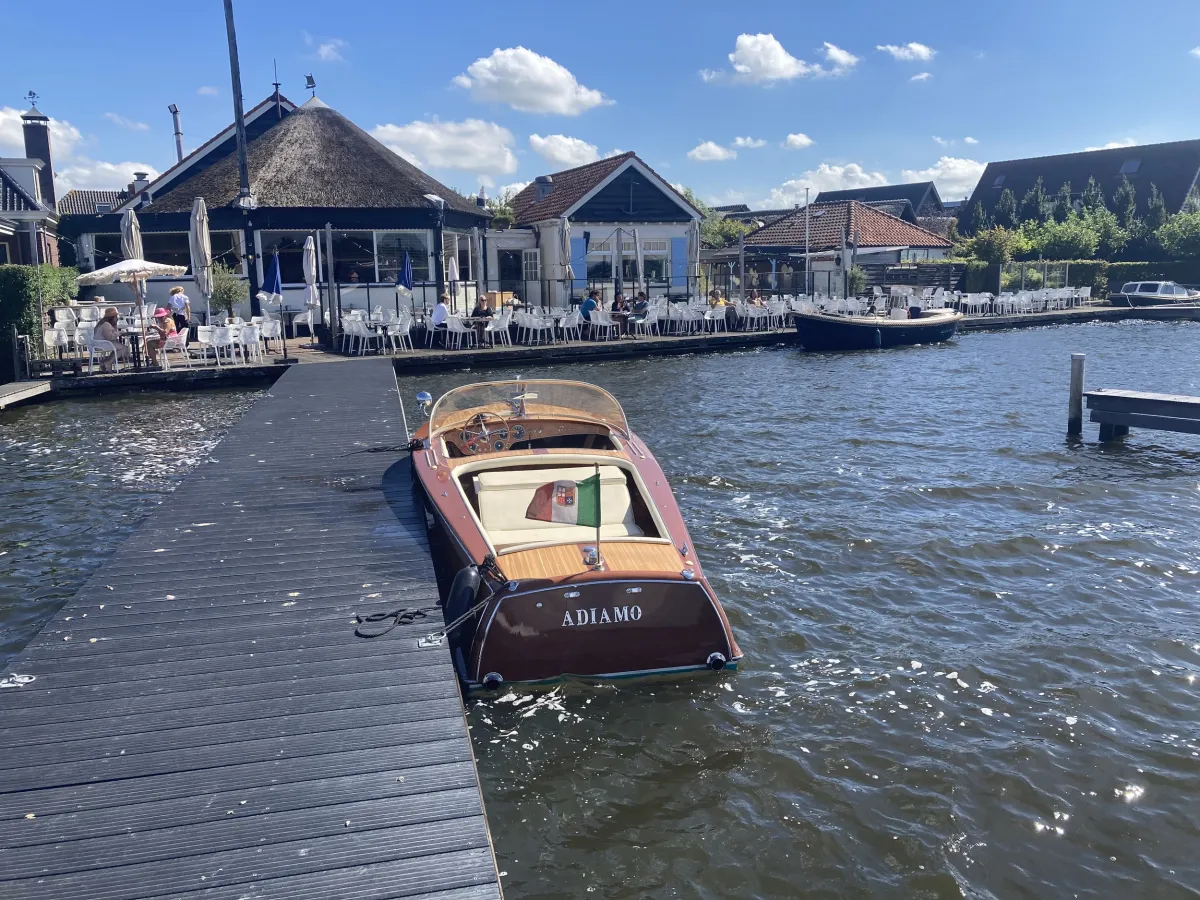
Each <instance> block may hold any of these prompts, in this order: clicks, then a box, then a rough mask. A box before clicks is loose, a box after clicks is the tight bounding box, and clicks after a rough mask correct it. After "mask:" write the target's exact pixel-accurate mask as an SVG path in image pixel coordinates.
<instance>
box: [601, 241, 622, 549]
mask: <svg viewBox="0 0 1200 900" xmlns="http://www.w3.org/2000/svg"><path fill="white" fill-rule="evenodd" d="M618 240H620V238H618ZM595 466H596V476H595V477H596V568H597V569H599V568H600V567H601V566H603V565H604V557H603V556H601V555H600V520H601V519H602V518H603V516H601V515H600V463H596V464H595Z"/></svg>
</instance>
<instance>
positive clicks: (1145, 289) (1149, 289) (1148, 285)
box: [1137, 281, 1158, 294]
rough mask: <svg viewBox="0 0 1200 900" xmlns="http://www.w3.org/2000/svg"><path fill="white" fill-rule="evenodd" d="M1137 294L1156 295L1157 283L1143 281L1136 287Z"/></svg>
mask: <svg viewBox="0 0 1200 900" xmlns="http://www.w3.org/2000/svg"><path fill="white" fill-rule="evenodd" d="M1137 292H1138V293H1139V294H1157V293H1158V282H1157V281H1143V282H1142V283H1141V284H1139V285H1138V289H1137Z"/></svg>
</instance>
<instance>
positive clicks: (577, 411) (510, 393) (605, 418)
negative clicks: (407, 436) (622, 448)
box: [429, 380, 629, 434]
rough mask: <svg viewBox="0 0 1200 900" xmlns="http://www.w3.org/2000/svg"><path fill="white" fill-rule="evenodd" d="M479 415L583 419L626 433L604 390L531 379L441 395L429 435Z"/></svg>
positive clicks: (577, 383)
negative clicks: (483, 413) (484, 413)
mask: <svg viewBox="0 0 1200 900" xmlns="http://www.w3.org/2000/svg"><path fill="white" fill-rule="evenodd" d="M481 412H490V413H494V414H495V415H499V416H503V417H504V418H506V419H512V418H528V417H541V418H557V419H583V420H585V421H589V422H599V423H601V424H604V425H609V426H611V427H613V428H616V429H618V430H619V431H620V432H621V433H622V434H627V433H628V432H629V423H628V422H626V421H625V413H624V411H623V410H622V409H621V404H619V403H618V402H617V401H616V399H615V398H614V397H613V395H612V394H610V393H609V392H608V391H606V390H604V389H602V388H598V387H596V386H595V385H591V384H585V383H583V382H581V381H551V380H533V381H492V382H487V383H485V384H468V385H465V386H463V387H460V388H455V389H454V390H452V391H449V392H447V393H446V394H443V395H442V398H441V399H440V400H438V402H437V403H436V404H434V407H433V412H432V413H431V414H430V416H429V433H430V434H437V433H438V432H439V431H445V430H446V429H448V428H460V427H462V425H463V424H464V423H465V422H467V421H468V420H469V419H470V418H471V417H472V416H474V415H476V414H477V413H481Z"/></svg>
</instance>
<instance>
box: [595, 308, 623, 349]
mask: <svg viewBox="0 0 1200 900" xmlns="http://www.w3.org/2000/svg"><path fill="white" fill-rule="evenodd" d="M588 325H589V328H588V331H589V332H590V334H591V338H592V340H596V335H598V334H602V335H604V339H605V340H606V341H607V340H611V339H612V338H613V337H614V336H615V334H616V330H617V326H616V323H615V322H613V320H612V316H610V315H609V314H608V311H607V310H603V309H600V308H599V307H597V308H596V309H593V310H592V314H591V319H590V320H589V321H588Z"/></svg>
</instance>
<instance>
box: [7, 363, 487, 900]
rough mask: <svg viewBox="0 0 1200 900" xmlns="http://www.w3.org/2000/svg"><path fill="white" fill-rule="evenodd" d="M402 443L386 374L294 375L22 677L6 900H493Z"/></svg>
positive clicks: (66, 614) (113, 566)
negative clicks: (367, 636)
mask: <svg viewBox="0 0 1200 900" xmlns="http://www.w3.org/2000/svg"><path fill="white" fill-rule="evenodd" d="M404 442H405V435H404V429H403V426H402V423H401V419H400V407H399V403H398V398H397V396H396V392H395V375H394V373H393V371H392V367H391V365H390V362H389V361H388V360H382V359H381V360H370V361H359V362H350V363H344V364H340V365H333V366H298V367H293V368H291V369H289V370H288V371H287V373H286V374H285V375H284V376H283V377H282V378H281V379H280V380H279V381H278V382H277V383H276V384H275V385H274V387H273V388H272V389H271V391H270V392H269V394H268V396H267V397H265V398H264V399H262V400H261V401H259V403H257V404H256V405H255V406H254V407H252V408H251V409H250V410H249V411H248V412H247V413H246V414H245V416H244V417H243V418H242V420H241V421H240V422H239V423H238V424H237V425H236V426H235V427H234V428H233V430H232V431H231V432H230V433H229V435H228V436H227V437H226V438H225V440H223V441H222V442H221V443H220V444H219V445H218V446H217V447H216V449H215V450H214V452H213V453H212V456H211V458H210V460H208V461H207V462H206V463H204V464H202V465H200V466H199V467H197V469H196V470H195V471H194V472H193V473H192V474H191V475H189V476H188V477H187V478H186V479H185V480H184V482H183V484H181V485H180V487H179V488H178V490H176V491H175V493H174V494H172V495H171V496H170V497H169V498H168V500H167V501H166V502H165V503H164V504H163V505H162V507H160V508H159V509H158V510H156V511H155V512H154V513H153V514H151V516H150V517H149V518H148V519H147V520H146V522H145V523H144V524H143V525H142V527H141V528H140V529H139V530H138V531H137V532H136V533H135V534H134V535H132V536H131V537H130V538H129V539H128V540H127V541H126V542H125V543H124V544H123V545H122V546H121V547H119V548H118V549H117V552H116V553H115V555H114V556H113V558H112V559H111V560H110V561H109V562H108V563H107V564H106V565H105V566H103V567H102V568H101V569H100V570H99V571H98V572H97V573H96V574H95V575H94V576H93V577H92V578H91V579H90V580H89V581H88V582H87V584H85V585H84V587H83V588H82V589H81V590H80V591H79V593H78V594H77V595H76V597H75V598H73V599H72V600H71V601H70V602H69V603H68V604H67V605H66V607H65V608H64V609H63V610H62V611H60V613H59V614H58V615H57V616H56V617H55V618H54V619H52V620H51V621H50V622H49V623H47V625H46V626H45V628H43V630H42V632H41V633H40V634H39V635H38V636H37V637H36V638H35V639H34V640H33V641H32V642H31V644H30V646H29V647H28V648H26V650H25V651H24V652H23V653H22V654H21V655H19V656H18V657H16V658H15V659H14V660H12V661H11V663H10V664H9V666H8V669H9V672H8V674H12V673H18V674H21V675H33V676H35V678H36V680H34V681H32V682H30V683H27V684H25V685H24V686H22V687H16V688H5V689H3V690H0V721H2V722H3V723H4V727H3V729H0V753H2V754H3V757H4V761H5V764H4V766H3V767H0V896H3V897H5V898H9V897H12V898H42V897H45V898H56V900H65V898H88V900H101V898H106V900H125V898H134V897H137V898H153V897H195V898H224V897H229V898H248V897H255V898H265V897H289V898H318V897H319V898H342V897H355V898H372V897H377V898H384V897H430V898H434V897H436V898H439V900H485V898H499V897H500V888H499V884H498V877H497V873H496V866H495V859H494V857H493V854H492V849H491V841H490V837H489V835H488V830H487V822H486V820H485V818H484V815H483V804H482V798H481V794H480V789H479V781H478V776H477V774H476V772H475V767H474V760H473V756H472V753H471V747H470V740H469V737H468V735H467V729H466V723H465V721H464V718H463V711H462V702H461V699H460V697H459V693H458V686H457V683H456V681H455V677H454V672H453V670H452V668H451V665H450V661H449V658H448V657H447V656H446V654H445V653H444V651H441V650H420V649H418V648H417V647H416V638H417V637H418V636H419V635H420V634H422V633H423V632H424V631H427V630H432V629H433V628H434V627H435V626H436V624H438V623H439V622H440V618H438V616H439V614H438V613H437V612H436V610H435V609H434V605H435V603H436V599H437V587H436V584H435V581H434V578H433V571H432V566H431V563H430V560H429V552H428V547H427V545H426V541H425V533H424V522H423V514H422V513H421V511H420V510H419V509H418V508H417V507H416V506H415V505H414V503H413V499H412V492H411V486H410V475H409V471H408V460H407V456H406V454H404V453H403V452H401V451H400V448H401V447H402V445H403V444H404ZM399 607H408V608H414V609H416V608H421V609H427V610H429V612H430V618H427V619H424V620H420V619H418V621H417V623H416V624H415V625H409V626H401V627H400V628H398V629H396V630H395V631H393V632H392V633H391V634H389V635H387V636H385V637H382V638H378V639H374V640H363V639H361V638H356V637H354V634H353V630H354V625H353V617H354V615H355V614H357V613H373V612H380V611H388V610H392V609H396V608H399Z"/></svg>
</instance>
